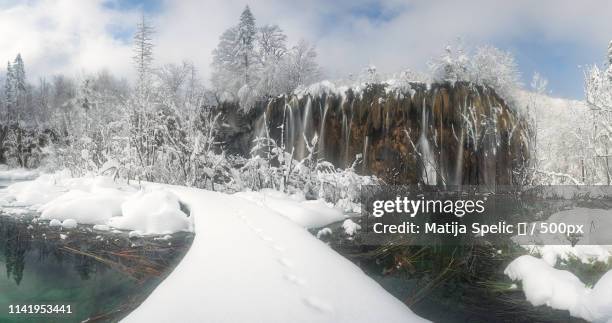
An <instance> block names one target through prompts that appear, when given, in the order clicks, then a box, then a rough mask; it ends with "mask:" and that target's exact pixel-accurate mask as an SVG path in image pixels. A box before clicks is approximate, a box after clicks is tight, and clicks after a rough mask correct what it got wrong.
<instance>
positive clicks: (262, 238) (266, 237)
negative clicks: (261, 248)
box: [261, 235, 274, 242]
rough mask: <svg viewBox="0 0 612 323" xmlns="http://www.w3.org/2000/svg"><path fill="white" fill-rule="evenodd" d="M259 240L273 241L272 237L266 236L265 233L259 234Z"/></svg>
mask: <svg viewBox="0 0 612 323" xmlns="http://www.w3.org/2000/svg"><path fill="white" fill-rule="evenodd" d="M261 240H263V241H266V242H274V239H272V237H270V236H267V235H261Z"/></svg>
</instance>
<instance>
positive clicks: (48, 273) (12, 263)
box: [0, 215, 193, 322]
mask: <svg viewBox="0 0 612 323" xmlns="http://www.w3.org/2000/svg"><path fill="white" fill-rule="evenodd" d="M60 235H62V236H60ZM192 238H193V237H192V236H190V235H186V234H177V235H174V236H173V237H172V238H171V239H170V240H155V239H154V238H147V239H143V238H139V239H129V238H128V237H127V235H126V234H125V233H105V234H99V233H97V232H93V231H92V230H91V228H88V227H79V228H78V229H76V230H72V231H70V232H68V233H67V232H64V231H61V229H59V228H50V227H48V226H47V225H46V224H45V223H39V224H32V222H31V217H28V216H25V217H21V218H17V219H16V218H15V217H12V216H3V215H0V322H81V321H84V320H86V319H90V320H91V321H95V322H115V321H117V320H119V319H120V318H121V317H123V316H125V315H127V314H128V313H129V312H130V311H131V310H132V309H134V308H135V307H136V306H137V305H138V304H140V303H141V302H142V301H143V300H144V299H145V298H146V296H148V295H149V294H150V293H151V292H152V290H153V289H154V288H155V287H156V286H157V285H158V284H159V283H160V282H161V281H162V280H163V278H164V277H165V276H166V275H167V274H169V272H170V271H171V270H172V269H173V268H174V266H175V265H176V264H177V263H178V261H179V260H180V259H181V258H182V256H183V255H184V253H185V252H186V250H187V249H188V247H189V245H190V243H191V241H192ZM17 304H20V305H23V304H32V305H35V304H41V305H42V304H59V305H62V304H63V305H70V306H71V310H72V314H58V315H38V316H36V315H29V314H19V315H17V314H10V313H9V306H10V305H17Z"/></svg>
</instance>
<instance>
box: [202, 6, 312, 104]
mask: <svg viewBox="0 0 612 323" xmlns="http://www.w3.org/2000/svg"><path fill="white" fill-rule="evenodd" d="M316 56H317V54H316V51H315V48H314V46H312V45H311V44H309V43H308V42H306V41H304V40H300V41H299V42H298V43H297V45H295V46H292V47H288V46H287V36H286V35H285V34H284V32H283V31H282V29H281V28H280V27H278V26H277V25H264V26H261V27H257V26H256V24H255V17H254V16H253V14H252V13H251V10H250V9H249V7H248V6H247V7H246V8H245V9H244V11H243V12H242V14H241V16H240V21H239V23H238V25H236V26H233V27H230V28H229V29H227V30H226V31H225V32H224V33H223V34H222V35H221V37H220V38H219V44H218V45H217V48H216V49H215V50H214V51H213V63H212V67H213V75H212V83H213V86H214V89H215V95H216V96H217V98H218V100H222V101H238V102H240V105H241V107H242V108H243V109H244V110H248V109H250V108H251V107H252V106H253V104H254V103H255V102H256V101H257V100H258V99H261V98H266V97H269V96H277V95H279V94H282V93H289V92H291V91H293V90H294V89H295V88H297V87H298V86H300V85H305V84H310V83H313V82H315V81H317V80H318V78H319V76H320V68H319V66H318V64H317V62H316Z"/></svg>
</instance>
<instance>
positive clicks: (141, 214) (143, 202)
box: [6, 173, 193, 235]
mask: <svg viewBox="0 0 612 323" xmlns="http://www.w3.org/2000/svg"><path fill="white" fill-rule="evenodd" d="M6 191H7V195H8V198H9V200H10V202H9V206H20V205H25V206H30V207H32V208H34V209H35V210H37V211H39V212H41V215H40V218H41V219H43V220H52V221H51V223H53V224H55V222H54V221H53V220H56V221H58V222H60V223H61V221H64V222H65V223H69V224H68V225H71V223H72V221H74V224H75V225H76V223H82V224H91V225H97V229H99V230H102V229H100V228H107V227H113V228H115V229H121V230H129V231H138V232H139V233H140V234H141V235H153V234H168V233H174V232H177V231H193V223H192V220H191V219H190V218H189V217H188V216H187V215H186V214H185V213H184V212H183V211H181V209H180V203H179V200H178V198H177V197H176V196H175V195H174V194H172V193H170V192H168V191H167V190H166V189H165V188H163V187H155V188H143V189H138V188H136V187H134V186H130V185H126V184H119V183H115V182H114V181H113V180H112V179H111V178H109V177H103V176H95V177H83V178H70V177H69V176H67V174H62V173H59V174H54V175H42V176H40V177H39V178H37V179H35V180H33V181H26V182H20V183H15V184H13V185H11V186H9V187H8V188H7V190H6ZM66 220H71V221H68V222H66Z"/></svg>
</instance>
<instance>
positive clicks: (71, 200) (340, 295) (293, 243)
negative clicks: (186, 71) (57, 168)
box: [6, 174, 423, 323]
mask: <svg viewBox="0 0 612 323" xmlns="http://www.w3.org/2000/svg"><path fill="white" fill-rule="evenodd" d="M41 188H44V189H41ZM44 190H48V192H46V193H45V192H44ZM6 191H7V192H8V197H9V200H10V204H15V205H16V204H20V203H25V202H26V201H27V202H35V203H36V204H32V207H34V208H36V209H38V210H40V211H41V212H42V213H43V215H44V216H45V218H48V219H50V220H51V221H50V225H51V226H64V227H66V228H68V227H74V226H76V225H77V223H89V224H94V225H95V226H94V229H95V230H116V229H123V230H130V233H129V236H130V237H139V236H142V235H146V234H152V233H156V234H164V235H165V234H167V233H171V232H175V231H181V230H182V231H192V230H194V229H197V234H196V235H195V238H194V242H193V245H192V246H191V248H190V249H189V251H188V252H187V254H186V255H185V257H184V259H183V260H182V261H181V262H180V263H179V264H178V266H177V267H176V269H175V270H174V271H173V272H172V273H171V274H170V275H169V277H168V278H167V279H165V280H164V281H163V282H162V283H161V284H160V285H159V286H158V288H157V289H156V290H155V291H154V292H153V293H152V294H151V295H150V296H149V297H148V298H147V299H146V300H145V301H144V303H143V304H142V305H140V306H139V307H138V308H137V309H136V310H135V311H134V312H132V313H131V314H130V315H129V316H128V317H126V318H125V319H124V321H125V322H151V321H155V322H160V321H162V322H176V321H180V322H194V321H205V322H289V321H290V322H309V323H310V322H313V323H314V322H372V321H383V322H390V323H392V322H422V321H423V319H421V318H420V317H418V316H416V315H415V314H414V313H412V311H411V310H410V309H409V308H408V307H407V306H406V305H405V304H404V303H402V302H401V301H400V300H398V299H396V298H395V297H393V296H392V295H390V294H389V293H387V292H386V291H385V290H384V289H383V288H382V287H381V286H380V285H378V283H376V282H375V281H374V280H373V279H371V278H369V277H368V276H367V275H366V274H365V273H363V272H362V271H361V270H360V269H359V267H357V266H356V265H355V264H353V263H352V262H350V261H349V260H347V259H345V258H344V257H342V256H341V255H339V254H337V253H336V252H335V251H334V250H333V249H331V248H329V247H328V246H327V245H326V244H325V243H323V242H321V241H319V240H318V239H317V238H316V237H314V236H313V235H311V234H310V233H309V232H308V230H306V229H305V228H312V227H323V226H325V225H327V224H329V223H332V222H338V221H341V220H345V217H344V215H343V214H342V212H340V211H338V210H336V209H333V208H331V207H330V206H328V205H327V204H326V203H325V202H323V201H307V200H305V198H304V197H303V196H300V195H291V196H290V195H286V194H284V193H279V192H273V191H263V192H257V193H255V192H248V193H236V194H224V193H219V192H210V191H205V190H200V189H195V188H187V187H178V186H170V185H162V184H153V183H141V184H140V185H138V187H136V186H135V184H133V185H127V184H119V183H115V182H114V181H112V179H109V178H104V177H84V178H69V177H68V176H66V174H62V175H43V176H41V177H40V178H38V179H36V180H34V181H30V182H22V183H17V184H14V185H12V186H10V187H9V188H7V189H6ZM37 194H43V195H42V196H36V195H37ZM181 204H183V205H186V206H187V208H188V209H189V213H190V214H185V213H184V212H183V211H182V210H181ZM183 209H185V208H183ZM43 215H41V217H43ZM62 221H63V222H62ZM203 304H204V305H205V306H203Z"/></svg>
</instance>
